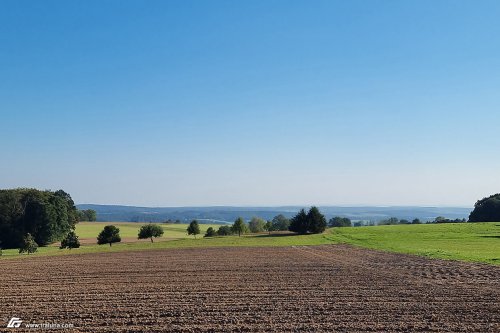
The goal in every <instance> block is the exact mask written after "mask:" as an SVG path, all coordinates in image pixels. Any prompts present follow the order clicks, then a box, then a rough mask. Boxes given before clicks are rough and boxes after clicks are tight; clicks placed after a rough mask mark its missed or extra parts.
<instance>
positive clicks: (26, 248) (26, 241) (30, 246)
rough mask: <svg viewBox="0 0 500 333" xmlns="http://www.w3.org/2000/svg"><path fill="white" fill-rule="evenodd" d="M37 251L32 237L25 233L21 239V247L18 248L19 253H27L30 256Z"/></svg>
mask: <svg viewBox="0 0 500 333" xmlns="http://www.w3.org/2000/svg"><path fill="white" fill-rule="evenodd" d="M37 250H38V244H37V243H36V242H35V239H34V238H33V236H31V234H30V233H27V234H26V236H24V238H23V241H22V243H21V246H20V247H19V253H24V252H27V253H28V254H30V253H35V252H36V251H37Z"/></svg>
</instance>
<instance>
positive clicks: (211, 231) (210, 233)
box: [203, 227, 217, 237]
mask: <svg viewBox="0 0 500 333" xmlns="http://www.w3.org/2000/svg"><path fill="white" fill-rule="evenodd" d="M214 236H217V232H216V231H215V229H214V228H212V227H208V229H207V232H206V233H205V236H203V237H214Z"/></svg>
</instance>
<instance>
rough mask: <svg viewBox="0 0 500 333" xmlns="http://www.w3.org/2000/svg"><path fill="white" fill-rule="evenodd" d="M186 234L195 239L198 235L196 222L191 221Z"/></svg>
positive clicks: (198, 230) (198, 228)
mask: <svg viewBox="0 0 500 333" xmlns="http://www.w3.org/2000/svg"><path fill="white" fill-rule="evenodd" d="M187 232H188V235H194V238H196V235H198V234H199V233H200V225H199V224H198V221H196V220H193V221H191V223H189V227H187Z"/></svg>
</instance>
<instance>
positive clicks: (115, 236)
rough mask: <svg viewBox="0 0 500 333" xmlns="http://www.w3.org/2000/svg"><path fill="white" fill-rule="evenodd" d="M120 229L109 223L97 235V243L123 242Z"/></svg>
mask: <svg viewBox="0 0 500 333" xmlns="http://www.w3.org/2000/svg"><path fill="white" fill-rule="evenodd" d="M121 241H122V238H121V237H120V229H119V228H117V227H115V226H114V225H107V226H105V227H104V229H103V230H102V231H101V232H100V233H99V236H97V244H99V245H101V244H109V246H111V244H113V243H118V242H121Z"/></svg>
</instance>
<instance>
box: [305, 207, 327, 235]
mask: <svg viewBox="0 0 500 333" xmlns="http://www.w3.org/2000/svg"><path fill="white" fill-rule="evenodd" d="M307 219H308V221H309V223H308V225H309V230H308V231H309V232H311V233H313V234H320V233H322V232H324V231H325V230H326V218H325V216H324V215H323V214H321V213H320V211H319V209H318V207H315V206H313V207H311V208H310V209H309V212H308V213H307Z"/></svg>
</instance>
